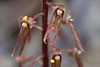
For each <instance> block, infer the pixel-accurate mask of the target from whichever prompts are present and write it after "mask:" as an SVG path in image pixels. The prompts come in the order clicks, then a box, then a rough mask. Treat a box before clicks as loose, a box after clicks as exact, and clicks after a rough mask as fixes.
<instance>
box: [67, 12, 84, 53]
mask: <svg viewBox="0 0 100 67" xmlns="http://www.w3.org/2000/svg"><path fill="white" fill-rule="evenodd" d="M73 21H74V20H73V19H72V18H71V12H69V13H68V15H67V17H66V24H67V25H69V27H70V29H71V31H72V34H73V36H74V38H75V40H76V42H77V45H78V47H79V48H80V49H81V51H82V52H84V53H86V52H85V50H84V49H83V47H82V44H81V42H80V39H79V36H78V34H77V31H76V29H75V26H74V24H73V23H72V22H73Z"/></svg>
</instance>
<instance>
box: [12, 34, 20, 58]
mask: <svg viewBox="0 0 100 67" xmlns="http://www.w3.org/2000/svg"><path fill="white" fill-rule="evenodd" d="M19 40H20V32H19V33H18V36H17V40H16V45H15V47H14V49H13V52H12V54H11V58H12V57H13V55H14V53H15V50H16V47H17V45H18V42H19Z"/></svg>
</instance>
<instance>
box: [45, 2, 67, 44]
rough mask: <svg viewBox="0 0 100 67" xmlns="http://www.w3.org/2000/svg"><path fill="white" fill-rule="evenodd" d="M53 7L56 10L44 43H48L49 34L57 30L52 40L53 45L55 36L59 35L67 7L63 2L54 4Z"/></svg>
mask: <svg viewBox="0 0 100 67" xmlns="http://www.w3.org/2000/svg"><path fill="white" fill-rule="evenodd" d="M49 4H50V3H49ZM51 5H52V4H51ZM53 8H54V11H53V14H52V17H51V20H50V22H49V24H48V27H47V31H46V33H45V36H44V43H46V39H48V35H49V34H50V32H51V31H53V30H55V35H54V38H53V40H52V41H51V45H52V44H53V42H54V40H55V38H56V37H57V34H58V32H59V27H60V24H61V21H62V19H63V15H64V12H65V8H64V5H63V4H60V5H57V6H53Z"/></svg>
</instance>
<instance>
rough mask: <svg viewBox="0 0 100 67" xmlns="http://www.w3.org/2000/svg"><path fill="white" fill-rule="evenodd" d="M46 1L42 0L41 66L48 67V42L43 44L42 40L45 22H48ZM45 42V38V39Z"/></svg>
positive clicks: (45, 27)
mask: <svg viewBox="0 0 100 67" xmlns="http://www.w3.org/2000/svg"><path fill="white" fill-rule="evenodd" d="M46 2H48V0H42V12H43V13H44V15H43V16H42V28H43V32H42V51H43V55H44V57H43V67H49V64H48V44H45V43H44V42H43V38H44V35H45V33H46V30H47V22H48V5H47V4H46ZM46 43H47V40H46Z"/></svg>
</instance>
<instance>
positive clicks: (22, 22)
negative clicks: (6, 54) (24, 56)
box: [11, 16, 36, 57]
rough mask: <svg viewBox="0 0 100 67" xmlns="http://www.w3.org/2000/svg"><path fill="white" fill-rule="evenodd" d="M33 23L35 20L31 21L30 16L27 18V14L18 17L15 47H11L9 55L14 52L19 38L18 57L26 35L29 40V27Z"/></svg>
mask: <svg viewBox="0 0 100 67" xmlns="http://www.w3.org/2000/svg"><path fill="white" fill-rule="evenodd" d="M33 23H36V22H35V21H33V18H31V17H29V18H28V17H27V16H25V17H23V18H22V17H21V18H20V19H19V26H20V31H19V33H18V36H17V41H16V45H15V47H14V49H13V52H12V54H11V57H13V54H14V52H15V50H16V47H17V44H18V42H19V40H21V42H22V45H21V49H20V53H19V55H18V57H20V55H21V53H22V51H23V49H24V46H25V42H26V39H27V37H28V38H29V40H30V34H31V31H30V29H31V28H32V27H33Z"/></svg>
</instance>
